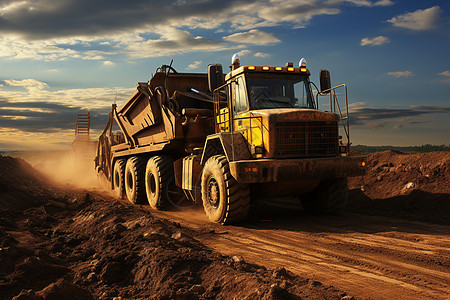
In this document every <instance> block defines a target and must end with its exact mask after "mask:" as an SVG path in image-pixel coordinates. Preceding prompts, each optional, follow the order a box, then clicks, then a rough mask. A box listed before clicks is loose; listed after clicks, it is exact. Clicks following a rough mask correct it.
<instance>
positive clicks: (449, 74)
mask: <svg viewBox="0 0 450 300" xmlns="http://www.w3.org/2000/svg"><path fill="white" fill-rule="evenodd" d="M438 75H439V76H442V78H443V79H442V82H444V83H450V71H448V70H447V71H444V72H441V73H439V74H438Z"/></svg>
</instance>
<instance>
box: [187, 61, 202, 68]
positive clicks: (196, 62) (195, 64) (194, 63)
mask: <svg viewBox="0 0 450 300" xmlns="http://www.w3.org/2000/svg"><path fill="white" fill-rule="evenodd" d="M201 65H202V62H201V61H200V60H196V61H194V62H193V63H192V64H190V65H189V66H188V67H187V69H188V70H195V69H198V68H199V67H200V66H201Z"/></svg>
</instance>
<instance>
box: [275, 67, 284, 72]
mask: <svg viewBox="0 0 450 300" xmlns="http://www.w3.org/2000/svg"><path fill="white" fill-rule="evenodd" d="M282 70H283V68H282V67H275V71H282Z"/></svg>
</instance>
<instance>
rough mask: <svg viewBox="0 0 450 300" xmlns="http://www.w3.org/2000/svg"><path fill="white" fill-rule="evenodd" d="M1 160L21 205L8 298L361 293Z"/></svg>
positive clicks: (5, 182)
mask: <svg viewBox="0 0 450 300" xmlns="http://www.w3.org/2000/svg"><path fill="white" fill-rule="evenodd" d="M0 166H7V167H5V168H0V174H1V175H0V176H1V177H0V178H1V181H0V182H1V184H2V187H3V188H2V197H8V199H15V200H16V201H17V203H20V205H16V204H10V205H6V206H4V207H3V210H2V212H1V214H0V299H11V298H13V297H15V299H95V298H101V299H114V298H115V299H130V298H131V299H136V298H138V299H142V298H146V299H147V298H149V299H216V298H217V299H233V298H236V299H244V298H247V299H300V298H309V299H341V298H343V297H347V298H349V299H350V298H351V297H349V296H347V294H346V293H343V292H341V291H338V290H337V289H335V288H333V287H329V286H324V285H322V284H321V283H320V282H318V281H315V280H311V279H306V278H301V277H298V276H295V275H294V274H292V273H291V272H289V271H286V270H285V269H284V268H282V269H279V270H267V269H266V268H265V267H262V266H258V265H253V264H249V263H247V262H245V260H244V258H242V257H239V256H233V257H229V256H223V255H221V254H218V253H216V252H214V251H212V250H210V249H209V248H207V247H205V246H204V245H203V244H201V243H200V242H198V241H197V240H196V239H195V234H196V233H195V232H193V231H189V230H187V229H184V228H183V227H181V226H180V225H179V224H177V223H173V222H169V221H167V220H162V219H158V218H156V217H154V216H153V215H152V214H151V213H150V212H148V211H146V210H144V209H141V208H139V207H136V206H132V205H129V204H128V203H126V202H120V201H116V200H114V199H112V198H108V197H105V196H103V195H97V194H93V193H88V192H86V191H61V190H58V189H57V188H54V187H45V186H43V185H42V183H41V182H40V176H39V174H37V173H36V172H35V171H34V170H33V169H31V168H30V167H29V165H27V164H25V163H24V162H23V161H21V160H17V159H11V158H5V157H0ZM8 174H14V176H15V177H13V176H11V178H8ZM36 187H39V188H36ZM35 188H36V189H37V190H38V191H39V192H38V193H37V194H38V197H36V195H35V193H34V189H35ZM27 189H29V190H31V192H30V193H28V194H26V192H27ZM14 203H16V202H14Z"/></svg>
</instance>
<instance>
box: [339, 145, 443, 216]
mask: <svg viewBox="0 0 450 300" xmlns="http://www.w3.org/2000/svg"><path fill="white" fill-rule="evenodd" d="M366 159H367V166H369V167H368V168H367V173H366V175H365V176H360V177H353V178H350V179H349V187H350V193H349V196H350V198H349V202H348V206H347V210H348V211H354V212H363V213H370V214H378V215H388V216H396V217H402V218H408V219H412V220H419V221H427V222H434V223H441V224H450V167H449V166H450V152H430V153H418V154H409V153H404V152H400V151H392V150H389V151H383V152H377V153H371V154H367V155H366ZM361 186H363V187H364V188H363V189H361V188H360V187H361Z"/></svg>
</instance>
